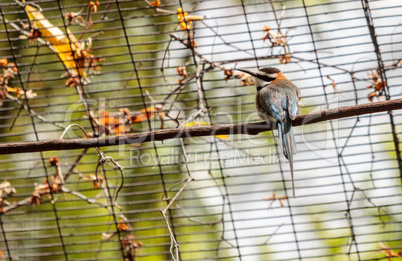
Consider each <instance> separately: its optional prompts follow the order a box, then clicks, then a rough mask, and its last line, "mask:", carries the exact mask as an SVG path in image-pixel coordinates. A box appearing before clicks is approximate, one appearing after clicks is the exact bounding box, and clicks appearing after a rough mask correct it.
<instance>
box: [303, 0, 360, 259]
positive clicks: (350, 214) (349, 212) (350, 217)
mask: <svg viewBox="0 0 402 261" xmlns="http://www.w3.org/2000/svg"><path fill="white" fill-rule="evenodd" d="M302 1H303V9H304V13H305V17H306V20H307V25H308V28H309V32H310V37H311V42H312V44H313V48H314V55H315V58H316V61H317V68H318V71H319V73H320V80H321V85H322V87H323V92H324V98H325V104H328V95H327V91H326V89H325V83H324V77H323V73H322V70H321V64H320V62H319V57H318V52H317V46H316V43H315V39H314V33H313V29H312V26H311V22H310V17H309V15H308V11H307V6H306V3H305V0H302ZM330 126H331V133H332V140H333V142H334V146H335V150H336V153H337V155H338V157H337V158H338V166H339V171H340V173H341V179H342V186H343V192H344V195H345V200H346V205H347V210H346V215H347V219H348V220H349V224H350V230H351V233H352V235H351V238H352V242H351V244H353V243H354V245H355V247H356V254H357V257H358V260H361V258H360V252H359V248H358V244H357V240H356V234H355V232H354V227H353V220H352V213H351V208H350V205H351V201H349V198H348V192H347V189H346V182H345V177H344V173H343V170H342V162H341V157H342V155H341V154H340V153H339V149H338V145H337V144H336V140H335V131H334V125H333V121H332V120H331V121H330ZM350 179H351V177H350ZM351 181H352V180H351ZM352 182H353V181H352ZM354 189H355V188H354ZM348 254H350V253H348Z"/></svg>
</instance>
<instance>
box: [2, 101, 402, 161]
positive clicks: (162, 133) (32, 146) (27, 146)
mask: <svg viewBox="0 0 402 261" xmlns="http://www.w3.org/2000/svg"><path fill="white" fill-rule="evenodd" d="M400 109H402V99H397V100H388V101H381V102H372V103H365V104H359V105H354V106H345V107H340V108H335V109H329V110H324V111H320V112H315V113H310V114H305V115H298V116H297V117H296V119H295V120H294V121H293V126H300V125H306V124H312V123H317V122H323V121H328V120H336V119H342V118H347V117H353V116H359V115H364V114H371V113H378V112H385V111H392V110H400ZM275 129H276V126H275V124H268V123H265V122H257V123H245V124H226V125H218V126H200V127H189V128H175V129H162V130H155V131H148V132H141V133H132V134H127V135H124V136H123V135H121V136H112V137H102V138H89V139H69V140H60V139H54V140H47V141H34V142H15V143H3V144H0V155H3V154H14V153H26V152H38V151H51V150H57V151H61V150H72V149H84V148H92V147H105V146H116V145H122V144H132V143H143V142H148V141H156V140H166V139H173V138H186V137H200V136H215V135H225V134H226V135H235V134H249V135H256V134H258V133H260V132H264V131H269V130H275Z"/></svg>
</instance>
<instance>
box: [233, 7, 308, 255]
mask: <svg viewBox="0 0 402 261" xmlns="http://www.w3.org/2000/svg"><path fill="white" fill-rule="evenodd" d="M241 5H242V8H243V15H244V18H245V21H246V25H247V29H248V34H249V36H250V40H251V46H252V48H253V53H254V59H255V62H256V65H257V68H258V70H259V69H260V65H259V62H258V56H257V52H256V50H255V46H254V39H253V36H252V34H251V28H250V24H249V22H248V18H247V12H246V7H245V5H244V1H243V0H241ZM272 7H273V5H272ZM272 12H273V13H274V16H275V18H276V13H275V12H276V11H275V9H273V8H272ZM277 22H278V21H277ZM278 26H279V23H278ZM278 30H279V27H278ZM272 137H273V140H274V144H275V151H276V157H277V158H278V160H279V158H280V148H279V145H278V143H277V141H276V139H275V134H274V131H272ZM278 138H279V137H278ZM278 165H279V171H280V173H281V179H282V185H283V190H284V192H285V195H286V197H287V198H289V197H288V193H287V189H286V181H285V173H284V170H283V168H282V163H281V162H278ZM287 206H288V210H289V216H290V223H291V225H292V231H293V236H294V239H295V244H296V250H297V255H298V258H299V260H302V256H301V251H300V246H299V240H298V238H297V232H296V224H295V221H294V215H293V211H292V206H291V204H290V200H288V204H287Z"/></svg>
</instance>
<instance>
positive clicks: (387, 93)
mask: <svg viewBox="0 0 402 261" xmlns="http://www.w3.org/2000/svg"><path fill="white" fill-rule="evenodd" d="M361 3H362V7H363V10H364V15H365V17H366V21H367V26H368V28H369V32H370V36H371V41H372V43H373V46H374V51H375V53H376V55H377V63H378V70H379V71H380V75H381V79H382V83H383V85H384V87H385V88H384V92H385V97H386V99H387V100H389V99H391V96H390V91H389V86H388V80H387V75H386V73H385V70H384V61H383V59H382V56H381V52H380V45H379V44H378V41H377V35H376V33H375V28H374V21H373V17H372V16H371V10H370V5H369V2H368V0H361ZM388 115H389V121H390V124H391V129H392V138H393V141H394V147H395V152H396V160H397V161H398V167H399V175H400V178H401V181H402V156H401V151H400V149H399V139H398V134H397V132H396V127H395V122H394V117H393V114H392V111H389V112H388Z"/></svg>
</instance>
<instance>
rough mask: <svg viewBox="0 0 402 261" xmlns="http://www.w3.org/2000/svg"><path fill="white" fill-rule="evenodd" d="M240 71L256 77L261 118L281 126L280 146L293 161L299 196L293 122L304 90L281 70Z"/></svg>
mask: <svg viewBox="0 0 402 261" xmlns="http://www.w3.org/2000/svg"><path fill="white" fill-rule="evenodd" d="M237 70H238V71H241V72H244V73H247V74H249V75H251V76H253V81H254V85H255V87H256V88H257V95H256V100H255V103H256V108H257V112H258V114H259V115H260V117H261V118H262V119H263V120H265V121H272V122H277V123H278V136H279V146H280V147H281V148H282V152H283V155H284V156H285V157H286V158H287V159H288V160H289V166H290V173H291V176H292V191H293V197H295V186H294V175H293V155H295V154H296V151H297V150H296V144H295V138H294V133H293V127H292V120H294V119H295V117H296V115H297V114H298V113H299V100H300V97H301V93H300V90H299V88H298V87H297V86H296V85H294V84H293V83H292V82H291V81H290V80H288V79H287V78H286V77H285V75H284V74H283V73H282V71H281V70H279V69H277V68H274V67H264V68H261V69H260V70H258V71H257V72H252V71H249V70H244V69H237Z"/></svg>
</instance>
